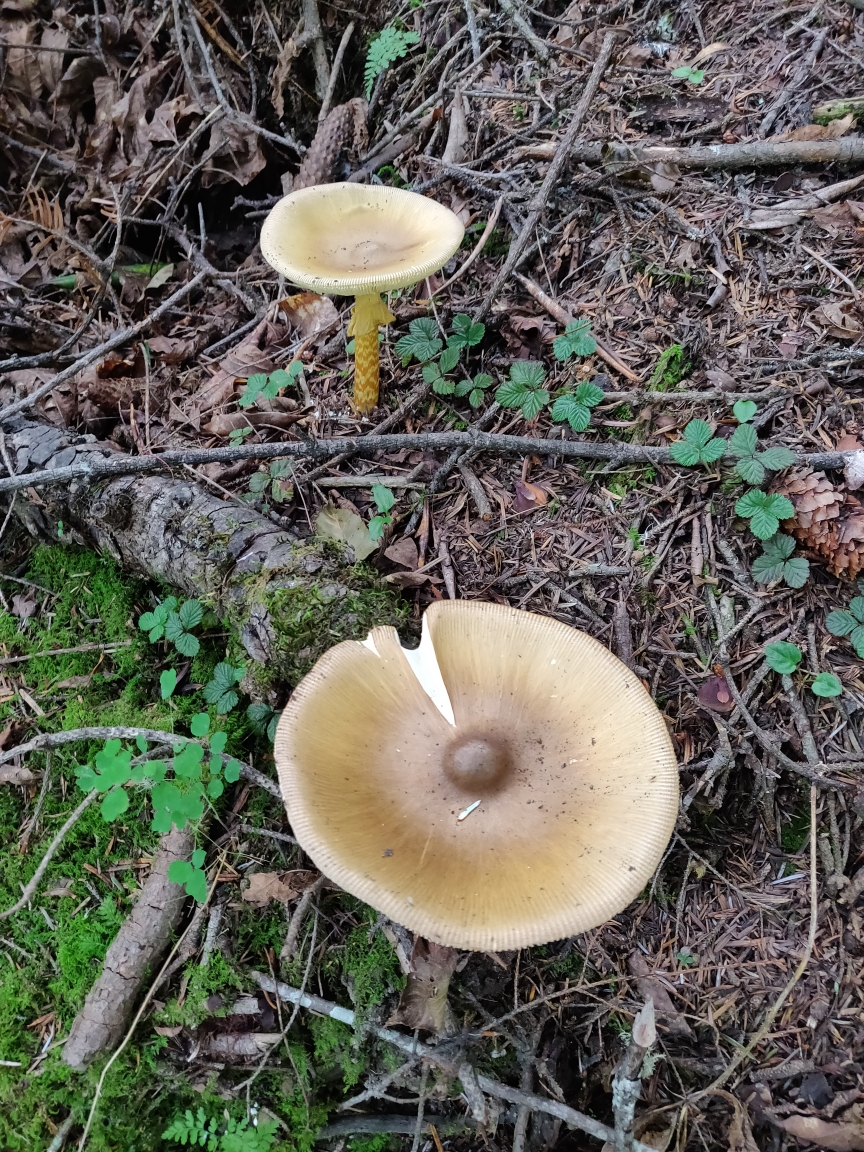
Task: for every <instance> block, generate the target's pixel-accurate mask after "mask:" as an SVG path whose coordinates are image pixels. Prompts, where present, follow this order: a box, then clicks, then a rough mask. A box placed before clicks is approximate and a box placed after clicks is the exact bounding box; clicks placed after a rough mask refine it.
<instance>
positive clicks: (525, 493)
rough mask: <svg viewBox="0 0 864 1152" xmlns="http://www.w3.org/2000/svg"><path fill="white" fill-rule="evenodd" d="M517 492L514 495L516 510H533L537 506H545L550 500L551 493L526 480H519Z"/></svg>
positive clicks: (516, 485)
mask: <svg viewBox="0 0 864 1152" xmlns="http://www.w3.org/2000/svg"><path fill="white" fill-rule="evenodd" d="M514 487H515V490H516V494H515V496H514V497H513V511H514V512H533V511H534V509H536V508H543V507H545V506H546V504H547V503H548V502H549V494H548V492H545V491H544V490H543V489H542V488H539V487H538V486H537V485H536V484H529V483H528V482H527V481H526V480H517V481H516V483H515V485H514Z"/></svg>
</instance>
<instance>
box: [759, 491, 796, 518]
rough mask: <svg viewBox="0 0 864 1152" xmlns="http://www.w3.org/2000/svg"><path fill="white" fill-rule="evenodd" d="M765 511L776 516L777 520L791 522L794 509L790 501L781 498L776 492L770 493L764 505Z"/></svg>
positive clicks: (783, 497)
mask: <svg viewBox="0 0 864 1152" xmlns="http://www.w3.org/2000/svg"><path fill="white" fill-rule="evenodd" d="M765 511H766V512H770V513H771V515H772V516H776V517H777V519H778V520H791V519H792V517H793V516H794V515H795V508H794V505H793V504H792V501H791V500H788V499H787V498H786V497H785V496H781V495H780V494H779V493H778V492H771V493H769V495H768V500H767V502H766V504H765Z"/></svg>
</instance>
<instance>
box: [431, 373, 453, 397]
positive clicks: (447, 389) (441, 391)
mask: <svg viewBox="0 0 864 1152" xmlns="http://www.w3.org/2000/svg"><path fill="white" fill-rule="evenodd" d="M455 388H456V385H455V384H454V383H453V381H452V380H446V379H445V378H444V377H443V376H439V377H438V378H437V380H434V381H433V382H432V391H433V392H436V393H437V394H438V395H439V396H452V395H453V392H454V391H455Z"/></svg>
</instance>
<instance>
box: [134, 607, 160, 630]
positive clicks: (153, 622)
mask: <svg viewBox="0 0 864 1152" xmlns="http://www.w3.org/2000/svg"><path fill="white" fill-rule="evenodd" d="M163 623H164V621H161V620H158V619H157V617H156V613H155V612H145V613H144V615H143V616H139V617H138V627H139V628H140V629H141V631H142V632H149V631H150V630H151V629H153V628H161V627H162V624H163Z"/></svg>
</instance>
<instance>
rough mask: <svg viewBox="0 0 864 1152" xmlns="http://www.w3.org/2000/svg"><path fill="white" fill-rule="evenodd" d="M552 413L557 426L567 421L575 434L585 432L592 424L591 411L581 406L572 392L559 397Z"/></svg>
mask: <svg viewBox="0 0 864 1152" xmlns="http://www.w3.org/2000/svg"><path fill="white" fill-rule="evenodd" d="M551 411H552V419H553V420H554V421H555V423H556V424H560V423H561V422H562V421H564V420H566V421H567V423H568V424H569V425H570V427H571V428H572V429H573V431H574V432H584V431H585V429H586V428H587V427H588V425H589V424H590V423H591V409H590V408H589V407H588V406H587V405H586V404H580V403H579V401H578V400H577V399H576V396H575V395H574V394H573V393H572V392H568V393H565V395H564V396H559V397H558V399H557V400H556V401H555V403H554V404H553V405H552V410H551Z"/></svg>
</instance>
